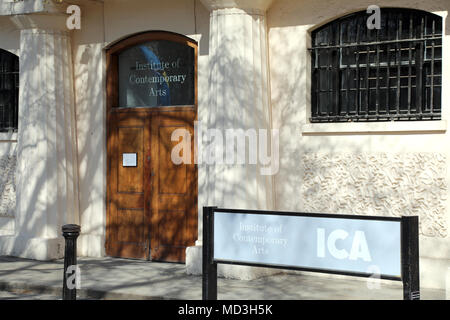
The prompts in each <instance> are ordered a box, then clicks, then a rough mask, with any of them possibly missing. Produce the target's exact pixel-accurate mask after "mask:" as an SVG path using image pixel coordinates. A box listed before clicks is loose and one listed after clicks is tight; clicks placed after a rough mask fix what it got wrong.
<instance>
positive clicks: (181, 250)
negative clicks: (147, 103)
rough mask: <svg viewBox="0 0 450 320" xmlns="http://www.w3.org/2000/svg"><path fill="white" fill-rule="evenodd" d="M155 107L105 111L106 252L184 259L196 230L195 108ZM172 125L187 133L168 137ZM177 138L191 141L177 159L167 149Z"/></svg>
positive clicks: (151, 257)
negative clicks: (188, 155)
mask: <svg viewBox="0 0 450 320" xmlns="http://www.w3.org/2000/svg"><path fill="white" fill-rule="evenodd" d="M155 110H156V111H155ZM157 110H158V109H156V108H154V109H150V110H145V109H143V110H142V109H141V110H140V108H136V109H128V110H120V109H117V110H116V111H114V110H112V111H110V113H109V115H108V174H107V176H108V177H107V179H108V181H107V182H108V197H107V203H108V213H107V230H106V232H107V235H106V253H107V255H109V256H115V257H123V258H138V259H148V260H157V261H170V262H184V261H185V250H186V247H187V246H191V245H194V241H195V239H196V236H197V170H196V165H195V164H194V148H193V147H194V130H193V123H194V120H195V112H194V110H190V109H189V108H187V109H183V108H180V109H175V110H173V111H157ZM176 129H185V130H186V132H188V133H189V134H188V135H185V136H184V138H180V139H179V140H176V141H172V138H171V137H172V133H173V131H174V130H176ZM181 139H190V140H191V141H190V142H189V141H185V142H188V143H185V144H183V146H184V147H185V148H186V147H187V146H190V148H191V152H190V153H191V158H190V161H184V162H187V163H184V162H183V163H181V164H176V163H174V161H172V152H173V150H174V147H175V146H176V145H179V143H180V141H181ZM184 151H185V150H182V151H181V152H180V154H179V155H181V156H182V153H183V152H184ZM175 162H176V161H175Z"/></svg>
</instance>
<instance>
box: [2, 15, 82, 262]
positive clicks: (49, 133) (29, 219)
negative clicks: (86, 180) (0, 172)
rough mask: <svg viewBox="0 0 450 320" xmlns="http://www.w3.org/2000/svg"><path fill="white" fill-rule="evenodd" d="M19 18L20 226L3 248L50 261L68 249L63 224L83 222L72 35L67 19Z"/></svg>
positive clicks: (4, 241) (8, 252)
mask: <svg viewBox="0 0 450 320" xmlns="http://www.w3.org/2000/svg"><path fill="white" fill-rule="evenodd" d="M51 18H52V17H51V16H48V17H47V19H46V25H48V24H49V21H51ZM58 18H59V20H61V16H58ZM49 19H50V20H49ZM18 21H19V22H20V26H22V30H21V33H20V53H19V59H20V88H19V129H18V139H17V140H18V142H17V143H18V145H17V174H16V177H17V178H16V181H17V182H16V185H17V187H16V199H17V207H16V217H15V228H16V230H15V235H14V236H13V237H9V239H2V241H0V251H1V252H2V254H10V255H14V256H20V257H26V258H32V259H38V260H48V259H55V258H61V257H62V256H63V254H64V239H63V238H62V235H61V226H62V225H64V224H69V223H75V224H79V213H78V208H79V200H78V167H77V153H76V124H75V104H74V92H73V70H72V57H71V45H70V36H69V34H68V33H67V32H66V31H65V30H64V26H65V25H64V24H62V23H59V25H60V26H61V27H59V28H51V29H50V28H48V29H43V28H39V24H36V23H35V21H33V20H32V16H30V17H24V16H21V17H19V18H18ZM24 21H25V22H28V21H33V23H24ZM64 21H65V19H64Z"/></svg>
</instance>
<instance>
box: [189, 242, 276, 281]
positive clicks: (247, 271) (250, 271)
mask: <svg viewBox="0 0 450 320" xmlns="http://www.w3.org/2000/svg"><path fill="white" fill-rule="evenodd" d="M202 250H203V247H202V246H192V247H187V248H186V273H187V274H190V275H201V274H202ZM281 272H282V270H280V269H273V268H262V267H249V266H239V265H229V264H219V265H218V266H217V276H218V277H222V278H228V279H237V280H253V279H257V278H261V277H266V276H270V275H274V274H277V273H281Z"/></svg>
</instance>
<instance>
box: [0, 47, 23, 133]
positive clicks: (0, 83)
mask: <svg viewBox="0 0 450 320" xmlns="http://www.w3.org/2000/svg"><path fill="white" fill-rule="evenodd" d="M18 106H19V58H18V57H17V56H16V55H14V54H12V53H10V52H8V51H5V50H2V49H0V132H8V131H17V123H18V110H19V109H18Z"/></svg>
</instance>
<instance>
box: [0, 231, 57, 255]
mask: <svg viewBox="0 0 450 320" xmlns="http://www.w3.org/2000/svg"><path fill="white" fill-rule="evenodd" d="M0 255H6V256H14V257H20V258H27V259H34V260H42V261H46V260H55V259H61V258H63V257H64V238H62V237H61V238H50V239H48V238H26V237H22V236H0Z"/></svg>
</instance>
